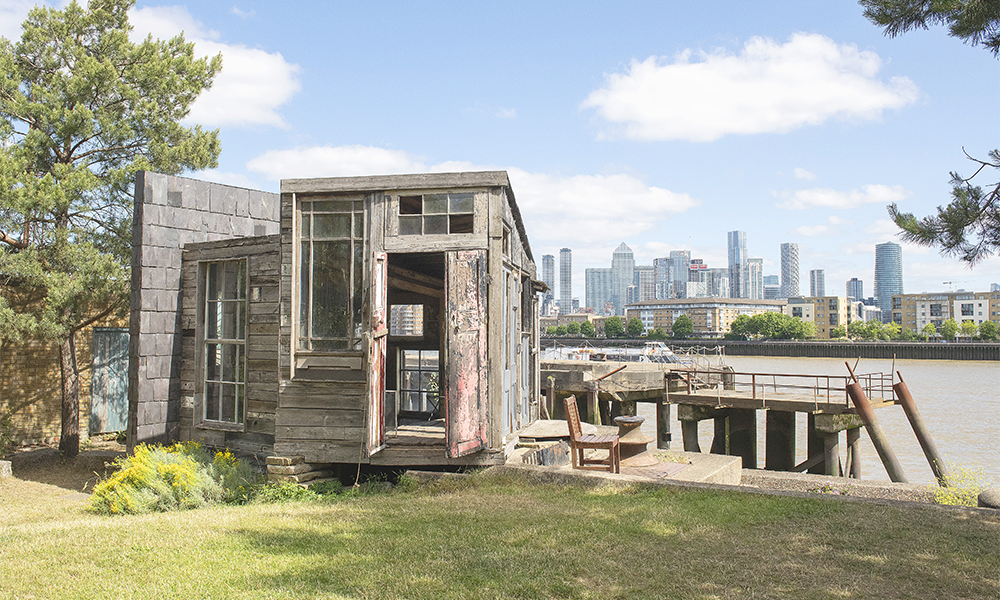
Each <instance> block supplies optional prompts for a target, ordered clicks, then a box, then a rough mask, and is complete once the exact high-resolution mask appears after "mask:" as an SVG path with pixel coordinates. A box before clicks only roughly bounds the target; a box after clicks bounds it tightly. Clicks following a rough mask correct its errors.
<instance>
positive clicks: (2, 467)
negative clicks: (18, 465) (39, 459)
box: [0, 460, 14, 479]
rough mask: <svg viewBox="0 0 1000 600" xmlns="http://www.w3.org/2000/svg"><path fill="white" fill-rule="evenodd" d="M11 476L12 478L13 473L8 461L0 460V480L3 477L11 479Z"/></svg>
mask: <svg viewBox="0 0 1000 600" xmlns="http://www.w3.org/2000/svg"><path fill="white" fill-rule="evenodd" d="M13 476H14V473H13V472H12V471H11V468H10V461H9V460H0V479H3V478H5V477H13Z"/></svg>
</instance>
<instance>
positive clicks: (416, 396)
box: [399, 392, 420, 410]
mask: <svg viewBox="0 0 1000 600" xmlns="http://www.w3.org/2000/svg"><path fill="white" fill-rule="evenodd" d="M399 408H400V409H402V410H420V392H404V393H403V394H402V398H400V402H399Z"/></svg>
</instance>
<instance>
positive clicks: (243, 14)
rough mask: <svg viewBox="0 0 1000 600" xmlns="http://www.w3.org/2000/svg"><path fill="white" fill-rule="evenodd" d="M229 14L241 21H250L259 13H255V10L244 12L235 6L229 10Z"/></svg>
mask: <svg viewBox="0 0 1000 600" xmlns="http://www.w3.org/2000/svg"><path fill="white" fill-rule="evenodd" d="M229 13H230V14H233V15H236V16H237V17H239V18H241V19H249V18H250V17H252V16H254V15H256V14H257V11H255V10H250V11H243V10H240V9H239V7H237V6H233V7H232V8H230V9H229Z"/></svg>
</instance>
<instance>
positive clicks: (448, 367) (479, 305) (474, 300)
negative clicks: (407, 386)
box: [444, 250, 489, 458]
mask: <svg viewBox="0 0 1000 600" xmlns="http://www.w3.org/2000/svg"><path fill="white" fill-rule="evenodd" d="M444 287H445V311H446V315H447V320H446V323H447V329H448V331H447V335H446V336H445V344H446V347H445V349H444V356H445V369H444V370H445V380H446V381H445V388H444V396H445V421H446V425H447V436H446V441H447V446H448V456H449V457H451V458H458V457H459V456H465V455H466V454H471V453H473V452H477V451H479V450H482V449H483V448H486V447H487V445H488V442H487V410H488V406H489V404H488V401H487V398H488V396H487V384H486V382H487V377H486V337H487V336H486V251H484V250H463V251H458V252H448V253H446V263H445V286H444Z"/></svg>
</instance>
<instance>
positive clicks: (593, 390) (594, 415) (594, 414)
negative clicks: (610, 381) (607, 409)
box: [587, 382, 601, 425]
mask: <svg viewBox="0 0 1000 600" xmlns="http://www.w3.org/2000/svg"><path fill="white" fill-rule="evenodd" d="M587 421H588V422H589V423H591V424H592V425H600V424H601V415H600V411H599V410H598V408H597V384H596V383H593V382H587Z"/></svg>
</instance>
